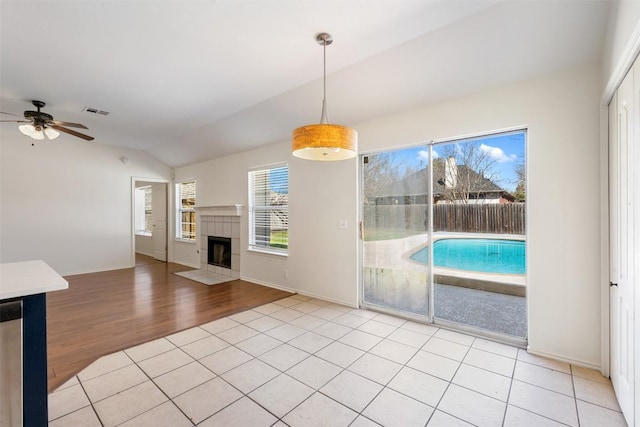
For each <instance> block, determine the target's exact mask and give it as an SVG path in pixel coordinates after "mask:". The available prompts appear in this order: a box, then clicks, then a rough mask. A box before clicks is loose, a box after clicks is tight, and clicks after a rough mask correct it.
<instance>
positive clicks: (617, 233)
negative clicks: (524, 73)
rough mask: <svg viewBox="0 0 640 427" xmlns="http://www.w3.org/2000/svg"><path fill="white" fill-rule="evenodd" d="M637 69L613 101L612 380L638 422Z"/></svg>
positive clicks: (631, 419)
mask: <svg viewBox="0 0 640 427" xmlns="http://www.w3.org/2000/svg"><path fill="white" fill-rule="evenodd" d="M633 80H634V77H633V72H629V74H628V75H627V77H625V79H624V80H623V82H622V84H621V85H620V87H619V88H618V91H617V93H616V96H615V97H614V98H613V100H612V101H611V104H610V105H609V209H610V211H609V212H610V243H609V247H610V257H609V258H610V261H609V262H610V281H611V286H610V295H609V297H610V299H609V301H610V310H611V313H610V316H611V381H612V383H613V387H614V389H615V391H616V395H617V397H618V401H619V403H620V407H621V409H622V412H623V413H624V416H625V418H626V420H627V423H628V424H629V425H634V392H635V387H634V381H635V378H634V377H635V375H634V373H635V372H634V357H635V352H634V345H635V343H634V330H635V328H634V274H633V268H634V263H633V256H634V254H633V249H634V248H633V219H634V215H633V214H634V206H633V190H634V185H633V183H634V179H633V176H632V174H633V170H634V168H633V167H632V161H633V143H632V141H633V137H634V122H635V119H634V114H638V111H635V110H636V109H635V108H634V100H633V93H634V91H633Z"/></svg>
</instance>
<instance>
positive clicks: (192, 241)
mask: <svg viewBox="0 0 640 427" xmlns="http://www.w3.org/2000/svg"><path fill="white" fill-rule="evenodd" d="M175 241H176V242H179V243H191V244H192V245H195V244H196V239H181V238H178V237H176V239H175Z"/></svg>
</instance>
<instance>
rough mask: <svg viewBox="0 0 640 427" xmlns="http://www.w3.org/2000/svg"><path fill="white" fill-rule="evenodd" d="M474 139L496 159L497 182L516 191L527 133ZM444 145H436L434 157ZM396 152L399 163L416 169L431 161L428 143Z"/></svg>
mask: <svg viewBox="0 0 640 427" xmlns="http://www.w3.org/2000/svg"><path fill="white" fill-rule="evenodd" d="M473 140H474V141H476V142H477V143H478V144H480V147H481V150H483V151H486V152H488V153H489V156H490V157H491V158H492V159H494V160H495V161H496V162H495V166H494V167H495V170H496V172H497V173H498V174H499V176H500V179H499V181H500V182H496V183H497V184H498V185H500V186H501V187H502V188H504V189H506V190H508V191H514V190H515V187H516V184H517V180H518V178H517V175H516V173H515V167H516V166H517V165H518V163H521V162H523V161H524V155H525V154H524V153H525V133H524V132H518V133H509V134H502V135H492V136H487V137H482V138H474V139H473ZM451 143H455V142H451ZM444 145H445V144H438V145H434V147H433V151H434V157H440V156H441V154H443V152H444V150H443V148H444ZM394 153H395V157H396V162H397V163H398V164H404V165H407V166H413V167H414V168H416V169H422V168H424V167H425V166H426V165H427V163H428V162H429V158H428V156H429V148H428V147H427V146H426V145H425V146H417V147H411V148H406V149H403V150H397V151H395V152H394Z"/></svg>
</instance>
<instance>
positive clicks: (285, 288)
mask: <svg viewBox="0 0 640 427" xmlns="http://www.w3.org/2000/svg"><path fill="white" fill-rule="evenodd" d="M240 279H241V280H246V281H247V282H252V283H256V284H258V285H262V286H267V287H269V288H274V289H279V290H281V291H285V292H291V293H294V294H300V295H303V296H305V297H309V298H316V299H321V300H323V301H329V302H332V303H334V304H340V305H344V306H347V307H351V308H358V305H357V304H355V305H354V304H351V303H348V302H345V301H340V300H337V299H334V298H329V297H326V296H324V295H317V294H314V293H312V292H305V291H300V290H299V289H295V288H289V287H287V286H281V285H276V284H275V283H270V282H265V281H264V280H258V279H254V278H252V277H246V276H241V277H240Z"/></svg>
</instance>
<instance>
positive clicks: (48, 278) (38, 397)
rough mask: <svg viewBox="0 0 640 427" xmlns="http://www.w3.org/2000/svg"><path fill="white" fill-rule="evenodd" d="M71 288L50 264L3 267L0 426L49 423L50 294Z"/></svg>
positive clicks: (0, 274) (0, 269)
mask: <svg viewBox="0 0 640 427" xmlns="http://www.w3.org/2000/svg"><path fill="white" fill-rule="evenodd" d="M68 287H69V283H68V282H67V281H66V280H65V279H64V278H62V277H61V276H60V275H59V274H58V273H56V272H55V270H53V269H52V268H51V267H49V266H48V265H47V264H46V263H45V262H44V261H25V262H12V263H5V264H0V304H1V305H0V326H2V328H1V329H0V349H1V350H2V352H1V357H0V394H1V395H2V396H3V399H2V400H0V415H1V416H0V425H4V424H7V425H22V426H24V427H41V426H46V425H47V423H48V413H47V412H48V405H47V400H48V394H47V375H48V369H47V300H46V293H47V292H52V291H58V290H62V289H67V288H68ZM7 396H8V397H7Z"/></svg>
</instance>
